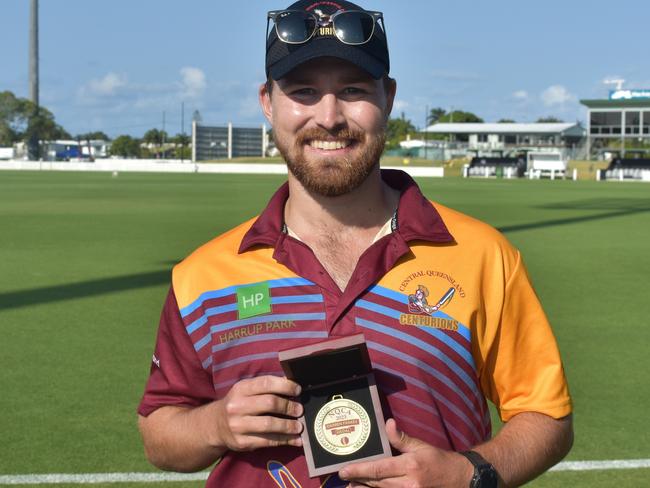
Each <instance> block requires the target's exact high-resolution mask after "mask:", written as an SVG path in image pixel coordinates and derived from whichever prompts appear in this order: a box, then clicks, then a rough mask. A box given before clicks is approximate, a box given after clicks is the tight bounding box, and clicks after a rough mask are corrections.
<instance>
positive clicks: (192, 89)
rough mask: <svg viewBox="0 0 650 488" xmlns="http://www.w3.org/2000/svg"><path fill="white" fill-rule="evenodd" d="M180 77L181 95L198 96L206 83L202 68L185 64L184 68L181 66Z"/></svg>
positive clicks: (187, 96)
mask: <svg viewBox="0 0 650 488" xmlns="http://www.w3.org/2000/svg"><path fill="white" fill-rule="evenodd" d="M181 77H182V80H181V87H182V89H181V91H182V96H183V97H186V98H199V97H201V95H203V93H204V92H205V87H206V85H207V82H206V80H205V73H204V72H203V70H201V69H199V68H192V67H189V66H186V67H185V68H181Z"/></svg>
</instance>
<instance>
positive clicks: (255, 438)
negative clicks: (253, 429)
mask: <svg viewBox="0 0 650 488" xmlns="http://www.w3.org/2000/svg"><path fill="white" fill-rule="evenodd" d="M280 446H293V447H301V446H302V439H301V438H300V436H298V435H282V434H259V435H242V436H236V437H235V444H234V445H233V446H230V449H232V450H234V451H253V450H255V449H262V448H265V447H280Z"/></svg>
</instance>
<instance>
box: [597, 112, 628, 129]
mask: <svg viewBox="0 0 650 488" xmlns="http://www.w3.org/2000/svg"><path fill="white" fill-rule="evenodd" d="M589 122H590V124H589V126H590V128H591V133H592V134H620V133H621V125H622V122H623V113H622V112H591V114H590V118H589Z"/></svg>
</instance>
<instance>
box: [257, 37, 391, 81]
mask: <svg viewBox="0 0 650 488" xmlns="http://www.w3.org/2000/svg"><path fill="white" fill-rule="evenodd" d="M276 42H281V41H276ZM288 48H289V49H290V50H291V51H292V52H291V55H290V56H285V57H284V58H282V59H280V60H279V61H278V62H277V63H275V64H273V65H272V66H271V67H270V68H269V73H268V74H269V75H270V76H271V78H273V79H274V80H279V79H281V78H284V77H285V76H286V75H287V74H289V73H290V72H291V71H292V70H294V69H295V68H297V67H298V66H300V65H301V64H303V63H306V62H307V61H311V60H312V59H316V58H321V57H332V58H338V59H343V60H345V61H349V62H350V63H352V64H354V65H356V66H358V67H359V68H361V69H362V70H364V71H366V72H367V73H368V74H369V75H370V76H372V77H373V78H374V79H376V80H378V79H379V78H381V77H382V76H383V75H384V74H385V73H386V67H385V66H384V64H383V63H382V62H380V61H378V60H377V59H375V58H374V57H373V56H372V55H370V54H368V53H367V52H365V51H363V50H362V49H361V48H360V47H357V46H350V45H347V44H343V43H342V42H340V41H339V40H337V39H332V38H322V39H315V40H313V41H311V42H308V43H305V44H296V45H291V46H288Z"/></svg>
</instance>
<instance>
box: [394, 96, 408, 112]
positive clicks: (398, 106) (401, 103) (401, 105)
mask: <svg viewBox="0 0 650 488" xmlns="http://www.w3.org/2000/svg"><path fill="white" fill-rule="evenodd" d="M409 105H410V103H409V102H407V101H406V100H399V99H395V101H394V102H393V112H402V111H403V110H407V109H408V108H409Z"/></svg>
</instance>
